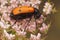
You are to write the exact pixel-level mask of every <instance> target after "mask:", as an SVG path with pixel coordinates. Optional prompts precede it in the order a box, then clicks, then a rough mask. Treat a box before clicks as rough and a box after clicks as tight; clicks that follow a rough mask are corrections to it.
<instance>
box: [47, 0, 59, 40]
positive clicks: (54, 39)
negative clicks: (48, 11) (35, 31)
mask: <svg viewBox="0 0 60 40" xmlns="http://www.w3.org/2000/svg"><path fill="white" fill-rule="evenodd" d="M51 1H52V2H53V3H54V4H55V7H56V10H57V12H56V13H55V14H54V15H53V16H54V17H53V18H54V19H53V23H52V26H51V27H50V29H49V31H48V36H47V38H46V40H60V0H51Z"/></svg>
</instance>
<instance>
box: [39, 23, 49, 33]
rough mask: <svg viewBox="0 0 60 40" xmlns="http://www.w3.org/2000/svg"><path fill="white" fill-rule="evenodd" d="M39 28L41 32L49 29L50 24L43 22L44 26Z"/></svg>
mask: <svg viewBox="0 0 60 40" xmlns="http://www.w3.org/2000/svg"><path fill="white" fill-rule="evenodd" d="M39 30H40V31H41V32H45V31H46V30H48V25H46V24H45V23H43V24H42V27H41V28H39Z"/></svg>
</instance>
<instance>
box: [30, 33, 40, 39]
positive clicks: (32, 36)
mask: <svg viewBox="0 0 60 40" xmlns="http://www.w3.org/2000/svg"><path fill="white" fill-rule="evenodd" d="M30 40H41V34H40V33H38V35H37V36H36V35H33V34H31V37H30Z"/></svg>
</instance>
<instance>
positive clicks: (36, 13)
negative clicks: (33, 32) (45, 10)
mask: <svg viewBox="0 0 60 40" xmlns="http://www.w3.org/2000/svg"><path fill="white" fill-rule="evenodd" d="M40 16H41V13H40V12H39V10H38V9H37V8H35V11H34V17H35V19H38V18H39V17H40Z"/></svg>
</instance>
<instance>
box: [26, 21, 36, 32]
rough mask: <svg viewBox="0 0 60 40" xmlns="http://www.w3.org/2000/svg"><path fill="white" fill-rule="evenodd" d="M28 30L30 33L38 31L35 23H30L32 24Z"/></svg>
mask: <svg viewBox="0 0 60 40" xmlns="http://www.w3.org/2000/svg"><path fill="white" fill-rule="evenodd" d="M26 30H27V31H29V32H33V31H35V30H36V23H35V22H30V24H29V25H28V26H27V27H26Z"/></svg>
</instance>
